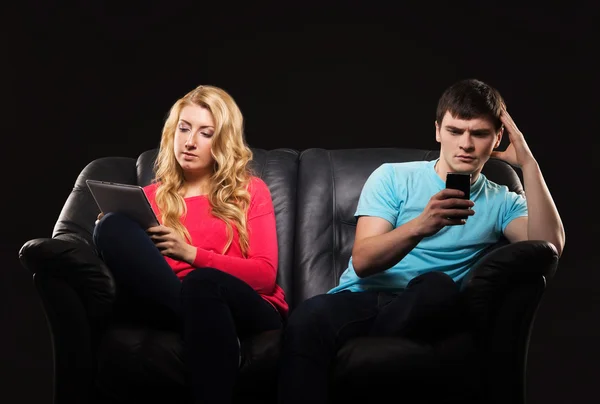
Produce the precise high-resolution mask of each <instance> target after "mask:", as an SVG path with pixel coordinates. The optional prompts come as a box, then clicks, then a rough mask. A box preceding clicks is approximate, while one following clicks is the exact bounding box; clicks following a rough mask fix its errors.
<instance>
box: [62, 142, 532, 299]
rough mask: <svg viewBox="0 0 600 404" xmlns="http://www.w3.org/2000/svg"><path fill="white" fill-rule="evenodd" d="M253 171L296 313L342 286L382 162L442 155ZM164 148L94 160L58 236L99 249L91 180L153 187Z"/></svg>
mask: <svg viewBox="0 0 600 404" xmlns="http://www.w3.org/2000/svg"><path fill="white" fill-rule="evenodd" d="M252 151H253V153H254V158H253V161H252V164H251V168H252V169H253V171H254V172H255V174H256V175H258V176H259V177H261V178H262V179H263V180H264V181H265V182H266V184H267V185H268V186H269V190H270V191H271V196H272V198H273V205H274V207H275V217H276V221H277V237H278V245H279V270H278V283H279V284H280V285H281V287H282V288H283V289H284V291H285V293H286V300H287V301H288V303H289V305H290V308H291V309H292V310H293V309H294V308H295V307H296V306H297V305H298V304H299V303H300V302H302V301H304V300H305V299H307V298H309V297H312V296H314V295H316V294H319V293H324V292H327V291H328V290H329V289H331V288H332V287H334V286H336V285H337V283H338V280H339V277H340V275H341V274H342V272H343V271H344V270H345V269H346V266H347V265H348V260H349V258H350V254H351V251H352V245H353V243H354V232H355V228H356V220H355V218H354V212H355V209H356V205H357V203H358V198H359V195H360V192H361V190H362V187H363V185H364V183H365V181H366V180H367V178H368V177H369V175H370V174H371V173H372V172H373V171H374V170H375V169H376V168H377V167H379V166H380V165H381V164H383V163H389V162H403V161H415V160H433V159H435V158H437V157H438V156H439V151H437V150H435V151H434V150H418V149H402V148H379V149H377V148H371V149H345V150H324V149H307V150H305V151H303V152H302V153H299V152H298V151H296V150H292V149H274V150H264V149H252ZM156 154H157V150H156V149H153V150H148V151H146V152H144V153H142V154H141V155H140V156H139V157H138V158H137V159H134V158H129V157H106V158H100V159H97V160H94V161H92V162H91V163H89V164H88V165H87V166H86V167H85V168H84V169H83V170H82V172H81V173H80V175H79V177H78V178H77V180H76V182H75V185H74V187H73V190H72V192H71V194H70V195H69V197H68V199H67V201H66V203H65V205H64V206H63V209H62V211H61V213H60V215H59V218H58V220H57V222H56V224H55V227H54V231H53V234H52V236H53V237H56V236H58V235H64V234H68V235H70V236H71V237H76V238H78V239H80V240H83V241H84V242H86V243H88V244H90V245H92V232H93V229H94V221H95V220H96V217H97V215H98V212H99V210H98V207H97V206H96V203H95V202H94V199H93V198H92V196H91V194H90V192H89V190H88V188H87V185H86V183H85V180H86V179H95V180H100V181H110V182H119V183H124V184H135V185H141V186H145V185H148V184H149V183H150V182H151V181H152V179H153V178H154V175H153V164H154V161H155V159H156ZM483 173H484V174H485V175H486V176H487V177H488V178H489V179H490V180H492V181H495V182H497V183H500V184H504V185H507V186H508V187H509V189H510V190H513V191H515V192H517V193H522V192H523V188H522V185H521V181H520V180H519V177H518V175H517V173H516V172H515V171H514V170H513V169H512V167H511V166H509V165H508V164H506V163H504V162H502V161H500V160H496V159H490V160H489V161H488V163H487V164H486V165H485V167H484V169H483Z"/></svg>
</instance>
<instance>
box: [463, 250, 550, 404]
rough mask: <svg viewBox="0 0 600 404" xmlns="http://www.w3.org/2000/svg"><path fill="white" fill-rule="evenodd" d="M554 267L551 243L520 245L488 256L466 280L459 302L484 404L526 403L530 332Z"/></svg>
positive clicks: (495, 251) (496, 251) (489, 253)
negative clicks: (474, 347)
mask: <svg viewBox="0 0 600 404" xmlns="http://www.w3.org/2000/svg"><path fill="white" fill-rule="evenodd" d="M557 266H558V253H557V251H556V248H555V247H554V246H553V245H552V244H551V243H548V242H545V241H536V240H530V241H522V242H518V243H513V244H508V245H505V246H502V247H498V248H496V249H494V250H492V251H491V252H488V253H487V254H486V255H485V256H484V257H483V258H482V259H481V260H480V261H479V262H478V263H477V265H476V266H475V268H473V270H472V271H471V273H470V274H469V277H468V278H467V279H465V281H464V283H463V287H464V288H463V293H462V297H463V299H464V303H465V307H466V310H467V322H468V327H469V328H470V329H471V330H472V331H473V332H474V337H475V340H474V341H475V343H476V345H477V346H478V351H479V354H478V355H477V357H478V361H479V368H480V370H481V373H480V375H479V376H480V377H482V379H481V381H480V387H481V388H482V391H483V392H485V394H486V396H485V397H484V399H483V402H486V403H490V404H496V403H498V404H499V403H508V402H510V403H515V404H521V403H524V402H525V386H526V382H525V376H526V370H527V350H528V346H529V338H530V335H531V329H532V325H533V321H534V319H535V314H536V311H537V309H538V307H539V304H540V301H541V298H542V296H543V293H544V290H545V288H546V283H547V281H548V280H550V279H551V278H552V276H553V275H554V273H555V272H556V269H557Z"/></svg>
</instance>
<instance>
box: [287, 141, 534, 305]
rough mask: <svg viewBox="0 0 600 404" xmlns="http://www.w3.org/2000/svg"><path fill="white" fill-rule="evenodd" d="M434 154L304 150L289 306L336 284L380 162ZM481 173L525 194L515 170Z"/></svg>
mask: <svg viewBox="0 0 600 404" xmlns="http://www.w3.org/2000/svg"><path fill="white" fill-rule="evenodd" d="M438 157H439V151H438V150H435V151H434V150H418V149H402V148H370V149H346V150H324V149H308V150H305V151H304V152H302V153H301V154H300V160H299V167H298V190H297V197H298V202H297V209H298V212H297V217H296V246H295V259H294V272H293V274H294V281H293V284H294V290H293V295H292V296H289V297H288V298H289V299H290V300H288V302H289V303H290V305H291V307H292V308H294V307H296V306H297V305H298V304H299V303H300V302H302V301H303V300H305V299H307V298H309V297H312V296H314V295H316V294H320V293H325V292H327V291H328V290H329V289H331V288H333V287H334V286H336V285H337V284H338V281H339V278H340V276H341V274H342V272H344V270H345V269H346V268H347V265H348V261H349V259H350V255H351V252H352V245H353V243H354V233H355V230H356V219H355V217H354V213H355V211H356V207H357V204H358V198H359V196H360V193H361V191H362V187H363V185H364V183H365V182H366V180H367V178H368V177H369V175H370V174H371V173H372V172H373V171H374V170H375V169H376V168H377V167H379V166H380V165H381V164H383V163H395V162H406V161H417V160H427V161H429V160H433V159H436V158H438ZM483 173H484V174H485V175H486V177H488V178H489V179H490V180H491V181H494V182H497V183H499V184H503V185H506V186H508V188H509V189H510V190H512V191H515V192H517V193H522V192H523V187H522V184H521V181H520V179H519V177H518V175H517V173H516V171H515V170H514V169H513V168H512V167H511V166H510V165H509V164H507V163H505V162H503V161H501V160H497V159H490V160H489V161H488V162H487V163H486V165H485V167H484V169H483Z"/></svg>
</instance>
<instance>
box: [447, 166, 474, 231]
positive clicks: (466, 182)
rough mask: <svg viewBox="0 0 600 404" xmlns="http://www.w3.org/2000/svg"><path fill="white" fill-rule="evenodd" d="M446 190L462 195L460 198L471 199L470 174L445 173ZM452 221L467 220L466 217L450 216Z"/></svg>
mask: <svg viewBox="0 0 600 404" xmlns="http://www.w3.org/2000/svg"><path fill="white" fill-rule="evenodd" d="M446 189H456V190H458V191H461V192H462V193H463V196H462V197H461V198H463V199H465V200H468V199H469V198H471V174H465V173H447V174H446ZM449 217H450V218H452V219H460V220H467V217H468V216H467V215H461V214H459V215H452V216H449ZM463 224H464V223H463Z"/></svg>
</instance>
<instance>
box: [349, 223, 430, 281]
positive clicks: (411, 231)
mask: <svg viewBox="0 0 600 404" xmlns="http://www.w3.org/2000/svg"><path fill="white" fill-rule="evenodd" d="M422 239H423V236H421V235H419V234H418V229H417V226H416V221H415V220H412V221H410V222H407V223H405V224H403V225H402V226H400V227H397V228H396V229H394V230H392V231H390V232H387V233H384V234H380V235H377V236H372V237H368V238H365V239H363V240H360V241H359V242H356V243H355V244H354V248H353V250H352V264H353V266H354V271H355V272H356V275H358V276H359V277H361V278H364V277H367V276H370V275H374V274H376V273H378V272H382V271H385V270H387V269H389V268H391V267H393V266H394V265H396V264H397V263H398V262H399V261H400V260H402V258H404V257H405V256H406V254H408V253H409V252H410V251H411V250H412V249H413V248H415V246H416V245H417V244H419V242H420V241H421V240H422Z"/></svg>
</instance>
